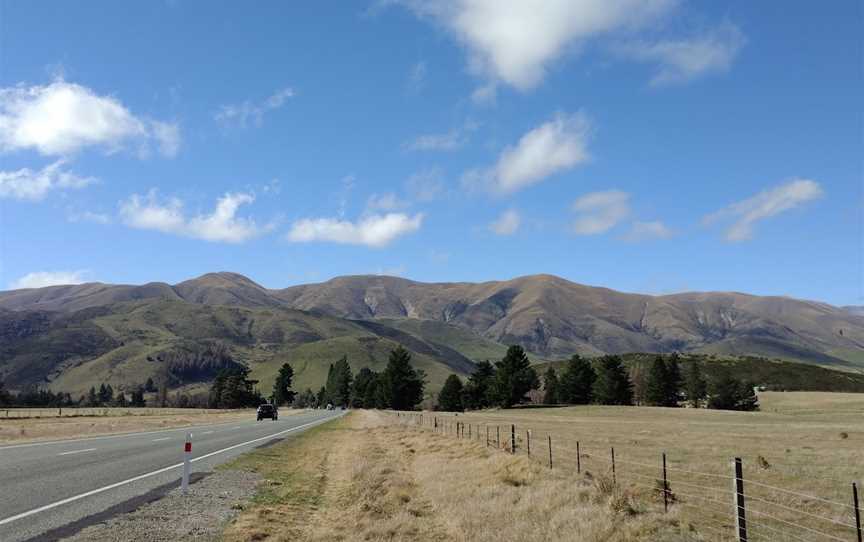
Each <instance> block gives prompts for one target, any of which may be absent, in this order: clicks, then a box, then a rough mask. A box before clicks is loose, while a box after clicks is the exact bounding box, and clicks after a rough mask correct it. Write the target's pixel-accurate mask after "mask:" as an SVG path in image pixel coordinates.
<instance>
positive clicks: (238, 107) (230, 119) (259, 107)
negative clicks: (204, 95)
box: [214, 88, 294, 128]
mask: <svg viewBox="0 0 864 542" xmlns="http://www.w3.org/2000/svg"><path fill="white" fill-rule="evenodd" d="M293 97H294V89H292V88H283V89H281V90H279V91H277V92H274V93H273V94H271V95H270V96H268V97H267V98H265V99H264V100H262V101H260V102H253V101H252V100H246V101H244V102H242V103H239V104H230V105H223V106H222V107H220V108H219V111H217V112H216V113H215V115H214V118H215V119H216V120H217V121H218V122H220V123H222V124H223V125H224V126H235V125H236V126H240V127H241V128H246V127H247V126H249V125H250V124H251V125H254V126H261V124H262V123H263V121H264V115H265V114H267V113H269V112H270V111H273V110H276V109H279V108H281V107H282V106H283V105H285V102H287V101H288V99H289V98H293Z"/></svg>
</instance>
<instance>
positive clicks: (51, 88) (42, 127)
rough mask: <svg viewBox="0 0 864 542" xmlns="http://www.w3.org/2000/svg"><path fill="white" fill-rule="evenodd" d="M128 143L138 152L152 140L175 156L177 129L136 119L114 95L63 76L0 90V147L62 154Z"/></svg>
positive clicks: (178, 143) (168, 154) (113, 148)
mask: <svg viewBox="0 0 864 542" xmlns="http://www.w3.org/2000/svg"><path fill="white" fill-rule="evenodd" d="M131 141H135V142H138V144H139V145H140V151H141V153H142V154H146V153H147V148H148V145H149V143H150V142H151V141H152V142H155V143H156V144H157V145H158V146H159V148H160V151H161V152H162V154H165V155H166V156H173V155H174V154H176V152H177V150H178V149H179V145H180V131H179V127H178V126H177V125H175V124H170V123H165V122H159V121H152V120H148V119H143V118H139V117H136V116H135V115H133V114H132V113H131V112H130V111H129V110H128V109H127V108H126V107H124V106H123V104H121V103H120V102H119V101H118V100H116V99H115V98H112V97H109V96H99V95H97V94H96V93H94V92H93V91H92V90H90V89H88V88H87V87H83V86H81V85H76V84H74V83H67V82H65V81H63V80H57V81H55V82H53V83H51V84H50V85H44V86H31V87H26V86H20V85H19V86H16V87H9V88H2V89H0V151H14V150H20V149H35V150H37V151H39V152H40V153H41V154H43V155H55V156H66V155H70V154H74V153H75V152H78V151H79V150H81V149H82V148H84V147H90V146H96V147H103V148H105V149H107V151H108V152H116V151H118V150H120V149H121V148H123V146H124V144H126V143H127V142H131Z"/></svg>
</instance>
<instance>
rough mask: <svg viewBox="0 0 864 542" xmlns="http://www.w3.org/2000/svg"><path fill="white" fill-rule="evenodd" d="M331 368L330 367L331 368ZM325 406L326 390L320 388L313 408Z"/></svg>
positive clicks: (322, 387)
mask: <svg viewBox="0 0 864 542" xmlns="http://www.w3.org/2000/svg"><path fill="white" fill-rule="evenodd" d="M331 367H332V366H331ZM326 404H327V388H326V387H324V386H321V389H320V390H318V393H317V394H316V395H315V407H317V408H321V407H323V406H325V405H326Z"/></svg>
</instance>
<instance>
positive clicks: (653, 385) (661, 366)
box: [645, 356, 669, 406]
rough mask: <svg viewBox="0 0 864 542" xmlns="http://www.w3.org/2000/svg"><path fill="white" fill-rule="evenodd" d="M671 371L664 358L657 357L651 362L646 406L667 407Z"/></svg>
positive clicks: (646, 389) (646, 387)
mask: <svg viewBox="0 0 864 542" xmlns="http://www.w3.org/2000/svg"><path fill="white" fill-rule="evenodd" d="M668 379H669V371H668V370H667V368H666V361H665V360H664V359H663V356H657V357H655V358H654V361H653V362H651V368H650V369H649V371H648V381H647V383H646V385H645V404H647V405H650V406H666V399H667V389H668Z"/></svg>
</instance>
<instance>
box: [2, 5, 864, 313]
mask: <svg viewBox="0 0 864 542" xmlns="http://www.w3.org/2000/svg"><path fill="white" fill-rule="evenodd" d="M862 29H864V13H862V4H861V2H860V1H857V0H837V1H834V2H830V3H818V2H809V1H804V0H800V1H798V0H793V1H788V0H783V1H781V0H767V1H764V2H729V3H721V2H707V1H704V2H696V1H692V2H686V1H683V0H569V1H568V0H542V1H541V0H520V1H516V0H433V1H422V2H421V1H419V0H417V1H415V0H383V1H382V0H371V1H368V2H367V1H355V2H302V1H297V2H275V1H270V2H254V3H246V2H216V1H209V0H208V1H203V0H202V1H192V0H169V1H164V2H158V1H149V0H148V1H143V0H142V1H129V2H113V1H95V0H94V1H90V2H74V3H73V2H53V1H52V2H47V1H41V0H0V289H14V288H25V287H39V286H47V285H52V284H69V283H80V282H91V281H99V282H107V283H132V284H139V283H145V282H150V281H164V282H168V283H177V282H180V281H183V280H186V279H189V278H193V277H196V276H199V275H201V274H204V273H207V272H212V271H234V272H237V273H242V274H244V275H246V276H248V277H250V278H251V279H253V280H255V281H257V282H259V283H260V284H262V285H264V286H267V287H270V288H283V287H287V286H290V285H293V284H300V283H308V282H320V281H324V280H327V279H330V278H332V277H335V276H340V275H354V274H385V275H397V276H403V277H406V278H409V279H413V280H419V281H427V282H445V281H486V280H505V279H509V278H513V277H517V276H521V275H529V274H536V273H548V274H554V275H559V276H561V277H564V278H566V279H569V280H572V281H575V282H579V283H584V284H589V285H597V286H605V287H609V288H613V289H617V290H622V291H627V292H641V293H649V294H665V293H673V292H681V291H693V290H699V291H709V290H711V291H714V290H718V291H741V292H748V293H753V294H759V295H786V296H793V297H798V298H804V299H814V300H820V301H825V302H828V303H832V304H835V305H853V304H864V268H862V254H864V236H862V227H864V226H862V224H864V218H862V208H864V195H862V186H864V171H862V169H864V165H862V163H864V127H862V122H864V121H862V118H864V114H862V96H864V75H862V72H864V69H862V67H864V59H862V51H864V44H862V39H864V30H862Z"/></svg>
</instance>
